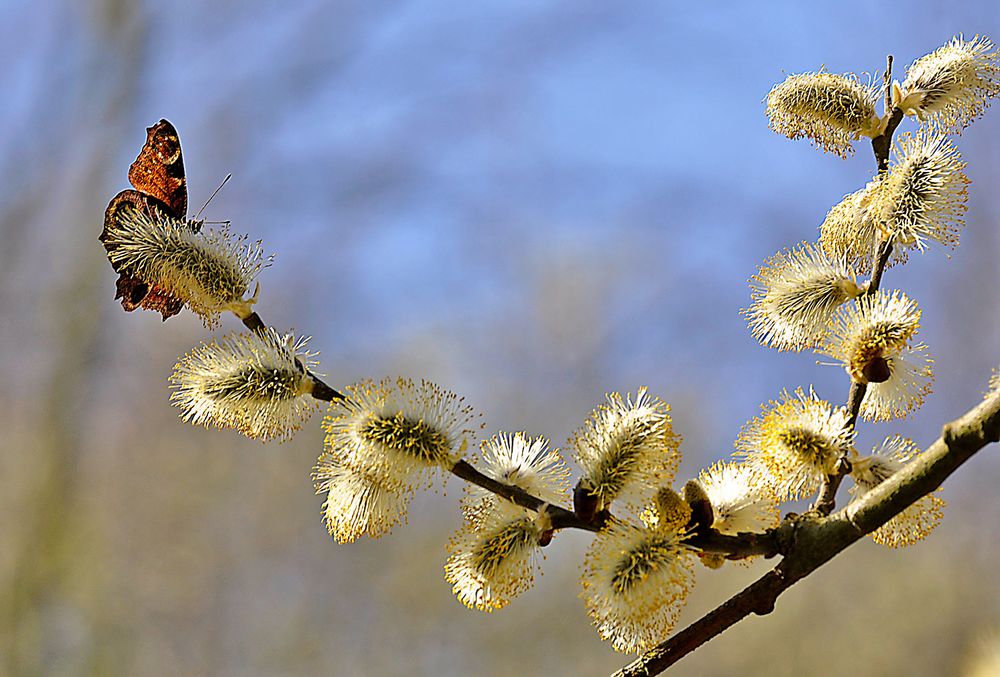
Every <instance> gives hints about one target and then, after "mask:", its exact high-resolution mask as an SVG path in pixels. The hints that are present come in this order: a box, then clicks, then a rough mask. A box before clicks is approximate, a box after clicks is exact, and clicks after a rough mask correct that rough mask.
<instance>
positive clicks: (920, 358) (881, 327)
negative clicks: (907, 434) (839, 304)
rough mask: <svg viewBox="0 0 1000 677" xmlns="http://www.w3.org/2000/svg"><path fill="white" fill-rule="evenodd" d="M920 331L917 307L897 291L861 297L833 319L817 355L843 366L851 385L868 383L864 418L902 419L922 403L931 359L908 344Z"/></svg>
mask: <svg viewBox="0 0 1000 677" xmlns="http://www.w3.org/2000/svg"><path fill="white" fill-rule="evenodd" d="M919 327H920V310H919V308H917V304H916V303H915V302H914V301H912V300H911V299H909V298H908V297H907V296H906V295H904V294H902V293H900V292H892V293H891V294H890V293H887V292H883V291H879V292H876V293H875V294H872V295H869V296H864V297H861V298H860V299H858V300H857V302H856V303H854V304H852V305H851V306H845V307H844V308H841V309H840V311H839V312H838V313H837V315H836V316H835V317H834V319H833V322H832V324H831V333H830V336H829V337H828V339H827V340H826V342H824V344H823V345H822V346H821V347H820V349H819V351H820V352H821V353H823V354H825V355H829V356H830V357H832V358H834V359H836V360H838V361H840V362H841V363H843V365H844V368H845V369H846V370H847V373H848V374H850V376H851V379H852V380H853V381H855V382H856V383H866V384H868V388H867V390H866V392H865V398H864V400H862V402H861V411H860V414H861V416H862V417H863V418H865V419H868V420H875V421H887V420H889V419H892V418H902V417H905V416H906V415H907V414H908V413H909V412H910V411H912V410H914V409H916V408H918V407H919V406H920V405H921V404H923V401H924V399H925V398H926V396H927V394H928V393H929V392H930V389H931V382H932V381H933V373H932V371H931V364H932V363H933V360H932V359H931V358H930V357H929V356H928V355H927V346H926V345H924V344H922V343H920V344H916V345H911V340H912V338H913V336H914V335H915V334H916V332H917V329H918V328H919Z"/></svg>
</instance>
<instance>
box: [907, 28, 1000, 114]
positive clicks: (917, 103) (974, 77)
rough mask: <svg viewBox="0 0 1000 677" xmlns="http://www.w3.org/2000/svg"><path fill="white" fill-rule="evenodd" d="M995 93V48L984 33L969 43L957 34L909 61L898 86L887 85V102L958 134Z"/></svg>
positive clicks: (998, 65)
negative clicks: (889, 88)
mask: <svg viewBox="0 0 1000 677" xmlns="http://www.w3.org/2000/svg"><path fill="white" fill-rule="evenodd" d="M998 94H1000V53H998V51H997V49H996V46H995V45H994V44H993V42H992V41H990V40H989V39H988V38H986V37H979V36H976V37H975V38H974V39H972V40H971V41H966V40H963V39H962V38H961V37H957V38H953V39H952V40H951V42H949V43H948V44H946V45H944V46H943V47H941V48H939V49H937V50H935V51H934V52H931V53H930V54H928V55H926V56H922V57H920V58H919V59H917V60H916V61H914V62H913V63H912V64H910V67H909V68H908V69H907V71H906V80H905V81H904V82H903V84H902V85H900V84H897V83H893V88H892V103H893V105H894V106H896V107H897V108H899V109H901V110H902V111H903V113H905V114H906V115H910V116H916V117H917V118H918V119H920V120H929V121H930V122H931V123H932V124H934V125H935V126H937V127H939V128H940V129H941V131H943V132H945V133H952V132H959V133H961V131H962V129H964V128H965V127H967V126H969V124H971V123H972V121H973V120H975V119H976V118H978V117H979V116H980V115H982V114H983V111H984V110H986V108H987V107H988V106H989V105H990V99H992V98H994V97H996V96H997V95H998Z"/></svg>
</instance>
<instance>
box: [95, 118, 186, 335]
mask: <svg viewBox="0 0 1000 677" xmlns="http://www.w3.org/2000/svg"><path fill="white" fill-rule="evenodd" d="M128 178H129V182H131V184H132V185H133V186H135V188H136V190H123V191H122V192H120V193H118V195H116V196H114V197H113V198H112V199H111V202H109V203H108V208H107V209H106V210H105V211H104V229H103V230H102V231H101V236H100V240H101V242H103V243H104V248H105V249H106V250H107V251H108V253H109V254H110V253H111V252H112V251H114V249H115V245H114V244H113V243H110V242H109V240H110V234H109V227H110V226H111V225H112V224H114V223H115V222H116V221H117V220H118V219H120V218H121V214H122V211H123V210H126V209H141V210H143V211H145V212H146V213H147V214H149V215H151V216H156V215H157V214H163V215H166V216H171V217H174V218H177V219H183V218H185V216H187V182H186V180H185V176H184V161H183V158H182V156H181V144H180V139H179V138H178V136H177V130H176V129H174V126H173V125H172V124H170V122H168V121H167V120H160V121H159V122H157V123H156V124H155V125H153V126H152V127H149V128H147V129H146V143H145V144H144V145H143V147H142V150H141V151H139V156H138V157H137V158H136V159H135V161H134V162H133V163H132V166H131V167H129V170H128ZM109 258H110V257H109ZM111 265H112V267H113V268H114V269H115V272H116V273H118V281H117V283H116V290H117V291H116V294H115V298H116V299H121V303H122V308H124V309H125V310H127V311H130V312H131V311H133V310H135V309H136V308H146V309H148V310H155V311H157V312H159V313H160V314H161V315H163V319H164V320H166V319H167V318H168V317H171V316H172V315H176V314H177V313H179V312H180V310H181V308H182V307H183V305H184V304H183V302H182V301H180V300H179V299H177V298H175V297H174V296H172V295H170V294H169V293H167V292H166V291H164V290H163V289H162V288H160V287H159V286H158V285H156V284H152V285H150V284H147V283H146V282H144V281H142V280H141V279H139V278H138V277H136V276H135V274H134V271H131V270H128V269H127V267H125V266H123V265H122V264H121V262H119V263H117V264H116V263H115V262H114V261H112V262H111Z"/></svg>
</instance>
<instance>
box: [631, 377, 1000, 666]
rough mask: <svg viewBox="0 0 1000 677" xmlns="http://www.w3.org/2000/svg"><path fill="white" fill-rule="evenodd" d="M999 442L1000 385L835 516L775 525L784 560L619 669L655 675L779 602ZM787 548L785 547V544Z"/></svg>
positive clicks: (769, 609) (804, 518)
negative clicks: (797, 585)
mask: <svg viewBox="0 0 1000 677" xmlns="http://www.w3.org/2000/svg"><path fill="white" fill-rule="evenodd" d="M998 440H1000V390H995V391H993V392H992V393H991V394H990V395H989V396H987V398H986V399H985V400H984V401H983V402H982V403H980V404H979V405H978V406H976V407H974V408H973V409H971V410H970V411H968V412H966V413H965V414H964V415H963V416H962V417H961V418H958V419H956V420H954V421H952V422H951V423H948V424H946V425H945V426H944V428H943V430H942V433H941V437H939V438H938V439H937V440H936V441H935V442H934V443H933V444H932V445H931V446H930V447H929V448H928V449H927V450H926V451H925V452H923V453H922V454H920V455H919V456H917V457H916V458H915V459H914V460H913V461H911V462H910V463H908V464H907V465H906V466H905V467H904V468H903V469H902V470H900V471H899V472H897V473H896V474H895V475H893V476H892V477H891V478H890V479H888V480H886V481H885V482H883V483H882V484H880V485H878V486H877V487H875V488H874V489H872V490H871V491H870V492H868V493H867V494H865V495H864V496H863V497H862V498H860V499H858V500H857V501H854V502H852V503H851V504H850V505H848V506H847V507H846V508H844V509H842V510H840V511H838V512H837V513H836V514H834V515H831V516H829V517H823V516H819V515H816V514H812V515H808V514H807V515H805V516H802V517H801V518H799V519H798V520H793V521H790V522H787V523H786V524H784V525H782V527H780V528H779V529H778V530H777V538H778V539H779V544H780V543H781V541H783V540H785V539H787V540H788V547H787V551H786V554H785V557H784V559H782V561H781V562H780V563H779V564H778V566H776V567H775V568H774V569H773V570H771V571H769V572H768V573H767V574H765V575H764V576H763V577H761V578H760V579H759V580H757V581H755V582H754V583H753V584H751V585H750V586H749V587H748V588H746V589H745V590H743V591H742V592H740V593H738V594H737V595H735V596H734V597H732V598H731V599H730V600H728V601H727V602H725V603H724V604H722V605H721V606H719V607H718V608H716V609H715V610H713V611H711V612H710V613H708V614H707V615H705V616H704V617H702V618H701V619H699V620H697V621H695V622H694V623H692V624H691V625H690V626H688V627H687V628H685V629H684V630H682V631H681V632H678V633H677V634H676V635H674V636H673V637H671V638H670V639H668V640H667V641H665V642H663V643H662V644H660V645H659V646H657V647H656V648H654V649H652V650H651V651H649V652H647V653H646V654H644V655H643V656H641V657H640V658H638V659H637V660H636V661H634V662H633V663H631V664H629V665H627V666H625V667H624V668H623V669H622V670H620V671H618V672H617V673H615V677H638V676H639V675H642V676H644V677H646V676H649V675H656V674H659V673H660V672H662V671H663V670H665V669H667V668H668V667H670V666H671V665H673V664H674V663H676V662H677V661H678V660H680V659H681V658H683V657H684V656H686V655H687V654H689V653H691V652H692V651H694V650H695V649H697V648H698V647H699V646H701V645H702V644H704V643H705V642H707V641H709V640H710V639H712V638H713V637H715V636H717V635H719V634H720V633H722V632H724V631H725V630H727V629H729V628H730V627H732V626H733V625H735V624H736V623H737V622H739V621H741V620H742V619H744V618H746V617H747V616H749V615H750V614H758V615H764V614H767V613H769V612H770V611H771V610H772V609H773V608H774V603H775V600H777V598H778V597H779V596H780V595H781V594H782V593H783V592H784V591H785V590H787V589H788V588H790V587H791V586H792V585H793V584H795V583H796V582H798V581H800V580H802V579H803V578H805V577H806V576H808V575H809V574H811V573H812V572H814V571H815V570H816V569H818V568H819V567H821V566H822V565H823V564H825V563H826V562H828V561H830V560H831V559H832V558H833V557H835V556H836V555H838V554H840V552H842V551H843V550H844V549H846V548H847V547H848V546H850V545H851V544H852V543H854V542H855V541H857V540H858V539H860V538H861V537H862V536H864V535H865V534H868V533H871V532H872V531H874V530H876V529H878V528H879V527H881V526H882V525H883V524H885V523H886V522H888V521H889V520H890V519H892V518H893V517H895V516H896V515H898V514H899V513H900V512H902V511H903V510H905V509H906V508H907V507H909V506H910V505H912V504H913V503H915V502H916V501H917V500H919V499H920V498H921V497H923V496H925V495H927V494H929V493H930V492H932V491H934V490H935V489H937V488H938V487H939V486H940V485H941V484H942V483H943V482H944V481H945V479H947V478H948V476H949V475H951V474H952V473H953V472H955V470H956V469H957V468H958V467H959V466H960V465H962V464H963V463H965V462H966V461H967V460H969V458H971V457H972V455H973V454H975V453H976V452H977V451H979V450H980V449H982V448H983V447H985V446H986V445H987V444H990V443H993V442H997V441H998ZM782 549H785V548H782Z"/></svg>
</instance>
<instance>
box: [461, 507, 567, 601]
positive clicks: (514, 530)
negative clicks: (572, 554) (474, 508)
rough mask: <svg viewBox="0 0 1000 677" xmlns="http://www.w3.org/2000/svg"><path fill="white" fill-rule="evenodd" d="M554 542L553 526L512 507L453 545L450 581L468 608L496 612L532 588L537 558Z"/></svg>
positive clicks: (467, 529)
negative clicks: (542, 548) (540, 549)
mask: <svg viewBox="0 0 1000 677" xmlns="http://www.w3.org/2000/svg"><path fill="white" fill-rule="evenodd" d="M551 539H552V521H551V519H549V518H548V515H547V513H546V512H545V511H544V510H542V511H540V512H539V513H538V515H537V516H532V515H531V514H529V513H528V511H526V510H524V509H522V508H518V507H516V506H513V505H511V504H498V505H496V506H494V507H493V508H491V509H490V510H489V511H488V513H486V514H485V515H483V516H482V518H481V519H476V520H469V521H467V522H466V524H465V526H464V527H463V528H462V529H460V530H459V531H458V532H457V533H456V534H455V536H454V537H452V540H451V542H450V543H449V545H448V551H449V552H450V553H451V554H450V556H449V557H448V563H447V564H446V565H445V578H446V579H447V581H448V582H449V583H451V584H452V591H453V592H454V593H455V595H456V596H457V597H458V599H459V600H460V601H461V602H462V603H463V604H465V605H466V606H467V607H470V608H475V609H479V610H481V611H494V610H496V609H502V608H503V607H505V606H507V604H509V603H510V601H511V600H512V599H513V598H514V597H516V596H517V595H519V594H521V593H522V592H524V591H525V590H527V589H528V588H530V587H531V585H532V584H533V583H534V578H535V570H536V569H537V561H536V556H535V555H536V552H537V550H538V548H539V547H541V546H543V545H548V542H549V541H551Z"/></svg>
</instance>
